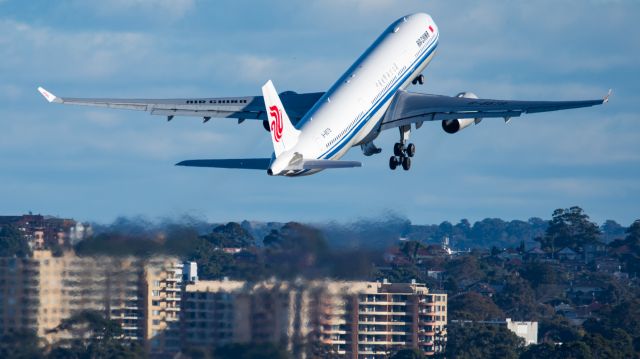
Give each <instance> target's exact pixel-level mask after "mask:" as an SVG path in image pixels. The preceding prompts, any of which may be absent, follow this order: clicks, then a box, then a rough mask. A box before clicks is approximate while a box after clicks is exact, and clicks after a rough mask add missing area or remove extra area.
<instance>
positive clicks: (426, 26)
mask: <svg viewBox="0 0 640 359" xmlns="http://www.w3.org/2000/svg"><path fill="white" fill-rule="evenodd" d="M437 45H438V28H437V26H436V24H435V23H434V22H433V19H431V16H429V15H427V14H424V13H418V14H412V15H408V16H405V17H403V18H401V19H399V20H397V21H395V22H394V23H392V24H391V25H390V26H389V27H388V28H387V29H386V30H385V31H384V33H382V35H380V37H379V38H378V39H377V40H376V41H375V42H374V43H373V45H371V46H370V47H369V49H367V51H365V53H364V54H362V56H360V58H359V59H358V60H357V61H356V62H355V63H354V64H353V65H352V66H351V67H350V68H349V69H348V70H347V71H346V72H345V74H344V75H342V77H340V79H339V80H338V81H337V82H336V83H335V84H334V85H333V86H332V87H331V88H330V89H329V91H327V92H326V93H325V94H324V96H322V97H321V98H320V99H319V100H318V102H317V103H316V104H315V105H314V106H313V107H312V108H311V110H309V112H308V113H307V114H306V115H305V116H304V117H303V118H302V119H301V120H300V122H299V124H298V126H297V127H298V129H299V130H300V131H301V132H300V137H299V139H298V141H297V143H296V145H295V146H294V147H293V148H291V149H290V150H289V151H287V152H289V156H291V155H292V154H301V155H302V157H303V158H304V159H339V158H340V157H342V156H344V155H345V153H346V152H347V151H348V150H349V149H350V148H351V147H353V146H356V145H359V144H360V143H362V142H363V140H365V139H366V140H367V141H369V140H371V139H373V138H375V137H376V136H377V132H378V128H379V123H380V121H381V119H382V117H383V116H384V114H385V112H386V110H387V108H388V107H389V105H390V104H391V102H392V100H393V98H394V95H395V94H396V92H397V91H398V90H404V89H406V88H407V87H408V86H409V85H410V84H411V82H412V81H413V79H414V78H415V77H416V76H418V75H419V74H420V73H422V71H423V70H424V68H425V67H426V66H427V65H428V64H429V62H430V61H431V59H432V58H433V55H434V53H435V49H436V47H437ZM284 157H288V156H284ZM318 171H319V170H300V171H292V172H289V173H286V174H285V175H287V176H299V175H308V174H312V173H315V172H318Z"/></svg>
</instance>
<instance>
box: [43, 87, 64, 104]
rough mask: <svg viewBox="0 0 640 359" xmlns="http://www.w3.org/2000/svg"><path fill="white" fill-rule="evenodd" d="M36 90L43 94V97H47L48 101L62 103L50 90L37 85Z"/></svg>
mask: <svg viewBox="0 0 640 359" xmlns="http://www.w3.org/2000/svg"><path fill="white" fill-rule="evenodd" d="M38 91H39V92H40V94H41V95H42V96H44V98H46V99H47V101H49V102H56V103H62V100H61V99H60V98H58V97H56V96H55V95H54V94H52V93H51V92H49V91H47V90H45V89H44V88H42V87H38Z"/></svg>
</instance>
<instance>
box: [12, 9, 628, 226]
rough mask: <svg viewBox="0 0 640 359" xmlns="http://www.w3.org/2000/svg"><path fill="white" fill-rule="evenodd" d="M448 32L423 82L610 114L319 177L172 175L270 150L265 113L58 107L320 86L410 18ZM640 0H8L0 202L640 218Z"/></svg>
mask: <svg viewBox="0 0 640 359" xmlns="http://www.w3.org/2000/svg"><path fill="white" fill-rule="evenodd" d="M418 11H423V12H428V13H430V14H431V15H432V16H433V18H434V20H435V21H436V23H437V24H438V25H439V28H440V32H441V40H440V46H439V50H438V51H439V53H438V55H437V56H436V58H435V60H434V61H433V62H432V64H431V66H430V67H429V68H427V71H426V72H425V76H426V84H425V85H424V86H422V87H414V88H412V89H411V90H413V91H420V92H429V93H439V94H450V95H454V94H456V93H458V92H460V91H473V92H475V93H476V94H478V95H479V96H481V97H488V98H501V99H541V100H542V99H592V98H599V97H601V96H603V95H604V94H606V91H607V90H608V89H609V88H613V89H614V96H613V98H612V100H611V102H610V103H609V104H608V105H607V106H601V107H598V108H591V109H582V110H575V111H567V112H556V113H548V114H539V115H529V116H525V117H522V118H516V119H513V121H512V122H511V123H510V124H508V125H505V124H504V123H503V121H502V120H499V119H487V120H485V121H484V122H482V123H481V124H480V125H479V126H474V127H472V128H470V129H467V130H465V131H463V132H461V133H459V134H456V135H448V134H446V133H444V132H443V131H442V129H441V128H440V124H438V123H432V124H426V125H425V126H423V127H422V128H421V129H420V130H419V131H417V132H414V133H413V134H412V140H413V142H415V143H416V145H417V149H418V152H417V157H416V158H415V160H414V162H413V168H412V170H411V171H410V172H403V171H395V172H391V171H389V170H388V168H387V162H388V156H389V155H390V152H391V147H392V145H393V143H394V142H395V141H396V140H397V132H396V131H388V133H384V134H383V135H381V136H380V138H379V139H378V140H377V141H376V144H377V145H378V146H380V147H382V148H383V153H382V154H380V155H378V156H374V157H367V158H365V157H364V156H363V155H362V154H361V153H360V151H359V149H354V150H352V151H351V152H350V153H349V154H348V155H347V157H346V158H345V159H349V160H361V161H362V162H363V167H362V168H360V169H354V170H335V171H325V172H323V173H321V174H318V175H315V176H311V177H305V178H272V177H268V176H266V174H265V173H264V172H262V171H257V172H252V171H230V170H208V169H189V168H180V167H174V166H173V164H174V163H176V162H179V161H181V160H184V159H195V158H240V157H264V156H268V155H270V153H271V152H272V147H271V141H270V139H269V136H268V134H267V133H266V132H265V131H264V129H262V125H261V124H260V123H258V122H255V123H254V122H252V123H244V124H242V125H237V124H235V122H234V121H233V120H217V121H213V120H212V121H210V122H209V123H207V124H206V125H203V124H202V123H201V121H200V120H198V119H194V118H176V119H174V121H172V122H170V123H167V122H166V121H165V120H164V119H163V118H161V117H156V116H149V115H148V114H146V113H139V112H127V111H113V110H101V109H91V108H82V107H69V106H54V105H49V104H47V103H46V102H45V101H44V99H42V98H41V97H40V95H39V94H38V93H37V91H36V87H37V86H38V85H43V86H45V87H46V88H48V89H49V90H51V91H53V92H54V93H56V94H58V95H65V96H78V97H79V96H88V97H90V96H94V97H99V96H109V97H158V98H161V97H192V96H225V95H229V96H235V95H254V94H259V93H260V86H261V85H262V84H263V83H264V82H266V81H267V80H268V79H272V80H273V81H274V83H275V85H276V88H277V89H278V91H284V90H295V91H298V92H304V91H323V90H325V89H327V88H328V87H329V86H330V85H331V84H332V82H333V81H335V79H337V78H338V77H339V76H340V75H341V73H342V72H343V71H344V70H345V69H346V68H347V67H348V66H349V65H350V64H351V63H352V62H353V61H354V60H355V59H356V57H357V56H358V55H359V54H360V53H361V52H362V51H364V50H365V49H366V48H367V47H368V46H369V45H370V43H371V42H372V41H373V40H374V39H375V38H376V37H377V36H378V35H379V33H380V32H381V31H383V30H384V29H385V27H386V26H387V25H388V24H389V23H390V22H392V21H393V20H395V19H396V18H398V17H400V16H402V15H405V14H408V13H411V12H418ZM638 15H640V2H638V1H632V0H628V1H625V0H618V1H614V0H609V1H607V0H556V1H546V0H543V1H535V2H531V1H506V0H502V1H482V2H479V1H455V2H452V1H417V0H405V1H393V0H310V1H280V0H274V1H226V0H218V1H204V0H156V1H152V0H102V1H99V2H98V1H82V0H59V1H46V0H31V1H20V0H0V214H14V213H22V212H26V211H30V210H31V211H34V212H36V213H44V214H52V215H60V216H65V217H74V218H77V219H81V220H96V221H100V222H107V221H110V220H112V219H113V218H115V217H116V216H119V215H138V214H142V215H145V216H148V217H152V218H154V217H167V216H168V217H173V216H180V215H183V214H191V215H195V216H199V217H203V218H206V219H208V220H211V221H226V220H241V219H254V220H277V221H288V220H302V221H315V222H319V221H326V220H338V221H350V220H355V219H358V218H363V217H365V218H366V217H377V216H382V215H384V214H385V213H389V212H394V213H396V214H399V215H403V216H406V217H408V218H409V219H411V220H412V221H413V222H414V223H437V222H440V221H442V220H450V221H457V220H459V219H460V218H468V219H470V220H472V221H473V220H477V219H481V218H484V217H502V218H505V219H527V218H529V217H532V216H539V217H543V218H549V217H550V214H551V212H552V211H553V209H555V208H559V207H569V206H572V205H580V206H582V207H583V208H584V209H585V210H586V212H587V213H588V214H590V215H591V217H592V218H593V219H594V220H596V221H598V222H602V221H604V220H605V219H609V218H612V219H615V220H618V221H619V222H621V223H622V224H625V225H628V224H630V223H631V221H633V220H634V219H636V218H640V118H639V117H640V116H639V115H638V109H637V104H638V103H640V92H639V89H640V86H639V85H638V83H639V81H640V40H639V39H640V27H638V26H637V24H636V22H637V17H638Z"/></svg>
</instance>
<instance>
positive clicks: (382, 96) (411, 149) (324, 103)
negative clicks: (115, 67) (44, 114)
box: [38, 13, 611, 177]
mask: <svg viewBox="0 0 640 359" xmlns="http://www.w3.org/2000/svg"><path fill="white" fill-rule="evenodd" d="M439 35H440V34H439V30H438V27H437V25H436V24H435V22H434V21H433V19H432V18H431V16H430V15H428V14H425V13H415V14H411V15H407V16H403V17H401V18H400V19H398V20H396V21H394V22H393V23H392V24H391V25H390V26H389V27H387V29H386V30H385V31H384V32H383V33H382V34H381V35H380V36H379V37H378V38H377V40H375V42H374V43H373V44H372V45H371V46H370V47H369V48H368V49H367V50H366V51H365V52H364V53H363V54H362V55H361V56H360V57H359V58H358V59H357V60H356V62H355V63H353V65H351V67H349V69H348V70H347V71H346V72H345V73H344V74H343V75H342V76H341V77H340V78H339V79H338V80H337V81H336V82H335V84H333V86H331V88H329V90H328V91H326V92H317V93H301V94H298V93H295V92H292V91H287V92H283V93H281V94H278V93H277V91H276V89H275V87H274V85H273V83H272V82H271V80H269V81H267V83H266V84H265V85H264V86H263V87H262V96H241V97H213V98H187V99H156V100H154V99H109V98H70V97H57V96H55V95H53V94H52V93H51V92H49V91H47V90H45V89H44V88H42V87H39V88H38V90H39V92H40V93H41V94H42V95H43V96H44V97H45V98H46V99H47V101H49V102H53V103H61V104H69V105H87V106H98V107H106V108H115V109H127V110H138V111H147V112H150V113H151V114H152V115H161V116H166V117H167V120H168V121H171V120H172V119H173V118H174V117H175V116H196V117H201V118H203V120H204V123H206V122H208V121H209V120H210V119H211V118H235V119H237V120H238V123H242V122H244V121H246V120H258V121H260V120H261V121H262V123H263V126H264V128H265V129H266V130H267V131H269V132H270V133H271V139H272V142H273V153H272V155H271V157H264V158H245V159H200V160H187V161H182V162H180V163H177V164H176V165H177V166H191V167H215V168H234V169H254V170H266V172H267V174H268V175H270V176H288V177H293V176H303V175H311V174H314V173H317V172H320V171H322V170H325V169H333V168H350V167H360V166H361V163H360V162H358V161H344V160H340V158H341V157H343V156H344V155H345V154H346V153H347V151H349V150H350V149H351V148H352V147H356V146H359V147H360V148H361V150H362V152H363V154H364V155H365V156H371V155H374V154H378V153H380V152H381V149H380V148H378V147H377V146H376V145H375V144H374V143H373V141H374V140H375V139H376V138H377V137H378V135H379V134H380V133H381V132H382V131H385V130H389V129H399V132H400V139H399V141H398V142H397V143H395V145H394V146H393V155H392V156H391V157H390V159H389V168H390V169H391V170H395V169H396V168H398V167H400V166H401V167H402V168H403V169H404V170H409V169H410V168H411V159H412V158H413V157H414V155H415V153H416V146H415V144H413V143H408V142H409V136H410V134H411V131H412V129H416V130H417V129H419V128H420V127H421V126H422V125H423V123H424V122H425V121H440V122H441V123H442V129H443V130H444V131H445V132H447V133H450V134H454V133H457V132H459V131H461V130H463V129H465V128H467V127H469V126H471V125H472V124H475V125H477V124H479V123H480V122H481V121H482V119H484V118H503V119H504V121H505V122H509V121H510V120H511V119H512V118H513V117H518V116H521V115H523V114H530V113H538V112H547V111H557V110H566V109H574V108H581V107H590V106H596V105H601V104H604V103H606V102H608V99H609V96H610V95H611V90H609V93H608V94H607V96H605V97H604V98H602V99H598V100H586V101H511V100H493V99H480V98H478V96H476V95H475V94H474V93H472V92H461V93H459V94H458V95H456V96H443V95H433V94H424V93H416V92H408V91H407V88H408V87H409V86H410V85H418V84H419V85H422V84H423V83H424V75H423V74H422V72H423V71H424V70H425V68H426V67H427V65H428V64H429V63H430V62H431V60H432V59H433V57H434V55H435V54H436V48H437V47H438V40H439Z"/></svg>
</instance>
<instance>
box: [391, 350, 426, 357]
mask: <svg viewBox="0 0 640 359" xmlns="http://www.w3.org/2000/svg"><path fill="white" fill-rule="evenodd" d="M423 358H424V354H422V352H421V351H420V350H419V349H401V350H398V351H397V352H395V353H393V355H391V357H389V359H423Z"/></svg>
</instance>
